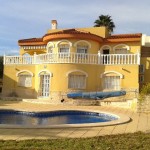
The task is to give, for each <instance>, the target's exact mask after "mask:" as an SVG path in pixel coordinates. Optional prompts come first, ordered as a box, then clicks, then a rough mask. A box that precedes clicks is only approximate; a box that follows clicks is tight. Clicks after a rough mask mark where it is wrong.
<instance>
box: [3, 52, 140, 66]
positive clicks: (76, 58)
mask: <svg viewBox="0 0 150 150" xmlns="http://www.w3.org/2000/svg"><path fill="white" fill-rule="evenodd" d="M56 63H69V64H70V63H73V64H95V65H128V64H140V55H139V53H137V54H85V53H46V54H39V55H36V54H34V55H33V56H4V65H12V64H16V65H20V64H21V65H22V64H23V65H24V64H25V65H27V64H29V65H31V64H56Z"/></svg>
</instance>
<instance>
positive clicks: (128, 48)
mask: <svg viewBox="0 0 150 150" xmlns="http://www.w3.org/2000/svg"><path fill="white" fill-rule="evenodd" d="M118 46H125V47H126V48H127V50H130V47H129V46H128V45H127V44H118V45H116V46H114V47H113V51H114V52H115V49H116V48H117V47H118Z"/></svg>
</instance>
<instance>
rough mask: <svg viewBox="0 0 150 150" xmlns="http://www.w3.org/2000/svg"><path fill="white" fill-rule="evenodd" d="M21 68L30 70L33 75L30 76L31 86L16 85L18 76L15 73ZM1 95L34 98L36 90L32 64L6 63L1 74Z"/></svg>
mask: <svg viewBox="0 0 150 150" xmlns="http://www.w3.org/2000/svg"><path fill="white" fill-rule="evenodd" d="M21 70H28V71H31V72H32V73H33V74H34V76H33V77H32V87H29V88H26V87H20V86H18V77H17V76H16V74H17V73H18V72H19V71H21ZM3 82H4V84H3V89H2V95H3V96H18V97H26V98H35V97H36V96H37V92H36V91H35V66H32V65H27V66H26V65H8V66H5V67H4V75H3Z"/></svg>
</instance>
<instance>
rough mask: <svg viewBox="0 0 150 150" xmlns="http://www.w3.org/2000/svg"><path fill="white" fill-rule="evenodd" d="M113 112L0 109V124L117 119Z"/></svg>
mask: <svg viewBox="0 0 150 150" xmlns="http://www.w3.org/2000/svg"><path fill="white" fill-rule="evenodd" d="M117 119H118V117H117V116H114V115H111V114H104V113H97V112H96V113H95V112H86V111H53V112H38V113H35V112H23V111H2V110H1V111H0V124H7V125H8V124H9V125H35V126H36V125H44V126H46V125H60V124H84V123H100V122H109V121H113V120H117Z"/></svg>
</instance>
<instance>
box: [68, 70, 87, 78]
mask: <svg viewBox="0 0 150 150" xmlns="http://www.w3.org/2000/svg"><path fill="white" fill-rule="evenodd" d="M73 72H81V73H83V74H85V75H86V77H88V74H87V73H86V72H84V71H82V70H71V71H68V72H67V73H66V76H67V77H68V76H69V74H70V73H73Z"/></svg>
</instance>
